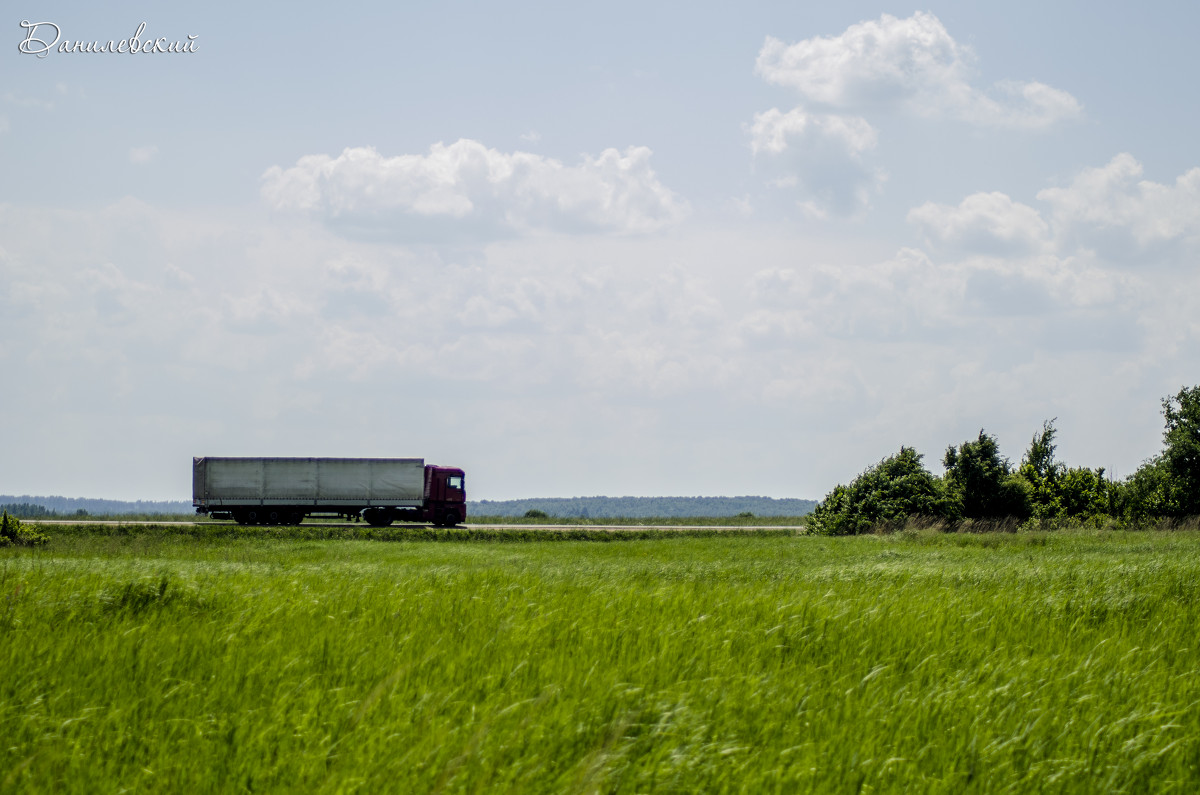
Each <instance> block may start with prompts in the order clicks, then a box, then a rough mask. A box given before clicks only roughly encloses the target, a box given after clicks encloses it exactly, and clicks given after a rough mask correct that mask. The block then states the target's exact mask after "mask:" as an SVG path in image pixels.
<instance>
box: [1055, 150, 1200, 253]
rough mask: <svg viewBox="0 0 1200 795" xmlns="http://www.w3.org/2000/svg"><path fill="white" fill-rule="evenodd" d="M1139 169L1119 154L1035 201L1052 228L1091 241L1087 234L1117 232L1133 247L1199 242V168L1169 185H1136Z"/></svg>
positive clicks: (1144, 182)
mask: <svg viewBox="0 0 1200 795" xmlns="http://www.w3.org/2000/svg"><path fill="white" fill-rule="evenodd" d="M1142 175H1143V169H1142V164H1141V163H1139V162H1138V161H1137V160H1135V159H1134V158H1133V156H1132V155H1129V154H1126V153H1123V154H1119V155H1117V156H1116V157H1114V158H1113V159H1112V160H1110V161H1109V162H1108V163H1107V164H1106V165H1104V166H1101V167H1099V168H1088V169H1084V170H1083V171H1082V172H1080V173H1079V175H1077V176H1076V177H1075V179H1074V180H1072V181H1071V184H1069V185H1067V186H1065V187H1059V188H1046V189H1045V190H1042V191H1040V192H1039V193H1038V195H1037V196H1038V198H1039V199H1041V200H1042V201H1044V202H1047V203H1048V204H1050V206H1051V213H1052V217H1053V218H1054V222H1055V224H1056V225H1057V226H1058V227H1059V228H1060V229H1061V230H1063V232H1071V233H1075V234H1079V235H1082V236H1084V237H1085V239H1087V240H1090V241H1094V240H1095V237H1094V236H1093V235H1089V232H1092V233H1104V232H1112V231H1119V232H1121V233H1123V234H1126V235H1128V236H1129V237H1130V238H1131V239H1132V241H1133V242H1135V243H1136V244H1137V245H1138V246H1142V247H1144V246H1152V245H1156V244H1162V243H1167V242H1170V241H1175V240H1180V239H1189V240H1195V239H1196V238H1197V237H1198V236H1200V168H1193V169H1190V170H1189V171H1187V172H1185V173H1184V174H1181V175H1180V176H1179V177H1178V178H1176V180H1175V184H1174V185H1164V184H1161V183H1158V182H1151V181H1150V180H1145V179H1142Z"/></svg>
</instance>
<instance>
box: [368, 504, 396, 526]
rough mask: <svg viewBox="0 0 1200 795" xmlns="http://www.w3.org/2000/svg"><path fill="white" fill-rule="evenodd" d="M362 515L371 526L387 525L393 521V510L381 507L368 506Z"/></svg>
mask: <svg viewBox="0 0 1200 795" xmlns="http://www.w3.org/2000/svg"><path fill="white" fill-rule="evenodd" d="M362 516H363V518H364V519H366V520H367V524H369V525H371V527H387V526H388V525H390V524H391V523H392V519H393V517H392V512H391V511H388V510H384V509H380V508H368V509H367V510H365V511H363V513H362Z"/></svg>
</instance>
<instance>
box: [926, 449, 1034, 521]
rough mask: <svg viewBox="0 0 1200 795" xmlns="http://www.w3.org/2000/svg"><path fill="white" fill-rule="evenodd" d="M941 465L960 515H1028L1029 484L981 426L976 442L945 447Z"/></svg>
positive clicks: (987, 516) (948, 492) (947, 486)
mask: <svg viewBox="0 0 1200 795" xmlns="http://www.w3.org/2000/svg"><path fill="white" fill-rule="evenodd" d="M942 464H943V466H945V467H946V476H945V481H946V495H947V497H949V498H950V499H952V500H954V502H955V503H956V505H957V508H958V512H959V513H960V514H961V515H962V516H963V517H965V518H968V519H983V518H991V517H1000V516H1016V517H1018V518H1022V519H1024V518H1027V517H1028V516H1029V513H1030V506H1029V489H1028V487H1027V486H1026V485H1025V483H1024V481H1023V480H1022V479H1021V478H1019V477H1017V476H1015V475H1014V474H1013V471H1012V466H1011V465H1010V464H1009V463H1008V459H1007V458H1003V457H1001V455H1000V447H999V445H998V444H997V443H996V437H994V436H990V435H988V434H986V433H984V432H983V429H982V428H981V429H980V430H979V438H978V439H976V440H975V441H973V442H971V441H967V442H963V443H962V444H961V445H960V446H958V447H955V446H954V445H951V446H950V447H948V448H947V449H946V456H945V457H944V458H943V459H942Z"/></svg>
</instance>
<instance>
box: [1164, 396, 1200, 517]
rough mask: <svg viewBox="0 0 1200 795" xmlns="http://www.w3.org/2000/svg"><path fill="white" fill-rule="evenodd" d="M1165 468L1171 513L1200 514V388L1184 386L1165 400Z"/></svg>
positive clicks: (1182, 514) (1168, 506)
mask: <svg viewBox="0 0 1200 795" xmlns="http://www.w3.org/2000/svg"><path fill="white" fill-rule="evenodd" d="M1162 407H1163V417H1164V418H1165V419H1166V429H1165V430H1164V431H1163V452H1162V457H1161V460H1162V467H1163V469H1164V470H1165V472H1166V475H1167V478H1168V484H1167V498H1168V499H1167V506H1166V509H1167V512H1168V514H1169V515H1172V516H1192V515H1195V514H1200V386H1193V387H1184V388H1182V389H1180V390H1179V392H1178V394H1176V395H1174V396H1173V397H1165V398H1163V401H1162Z"/></svg>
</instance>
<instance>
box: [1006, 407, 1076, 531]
mask: <svg viewBox="0 0 1200 795" xmlns="http://www.w3.org/2000/svg"><path fill="white" fill-rule="evenodd" d="M1055 419H1057V418H1055ZM1055 433H1056V431H1055V429H1054V420H1053V419H1051V420H1046V421H1045V422H1043V423H1042V430H1041V432H1040V433H1035V434H1034V435H1033V439H1032V440H1031V441H1030V442H1029V450H1027V451H1026V453H1025V457H1024V458H1023V459H1021V466H1020V467H1019V468H1018V469H1017V474H1018V475H1020V476H1021V477H1022V478H1023V479H1024V480H1025V482H1027V483H1028V484H1029V503H1030V505H1029V507H1030V511H1031V513H1032V514H1033V516H1035V517H1036V518H1038V519H1056V518H1058V517H1059V516H1061V515H1062V514H1063V508H1062V502H1061V500H1060V499H1059V489H1058V485H1059V480H1060V479H1061V478H1062V476H1063V473H1064V471H1065V470H1066V467H1065V466H1063V465H1062V464H1060V463H1059V462H1057V461H1055V460H1054V450H1055V444H1054V434H1055Z"/></svg>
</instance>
